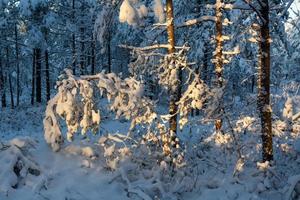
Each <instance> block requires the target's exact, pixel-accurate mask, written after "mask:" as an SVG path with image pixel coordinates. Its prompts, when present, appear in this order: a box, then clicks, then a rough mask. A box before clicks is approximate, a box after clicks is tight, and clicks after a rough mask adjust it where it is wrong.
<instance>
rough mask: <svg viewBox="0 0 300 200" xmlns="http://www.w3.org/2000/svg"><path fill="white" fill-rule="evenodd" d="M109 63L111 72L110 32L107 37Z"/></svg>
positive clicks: (109, 71)
mask: <svg viewBox="0 0 300 200" xmlns="http://www.w3.org/2000/svg"><path fill="white" fill-rule="evenodd" d="M107 40H108V41H107V64H108V73H111V35H110V32H109V33H108V39H107Z"/></svg>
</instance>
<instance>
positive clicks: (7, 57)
mask: <svg viewBox="0 0 300 200" xmlns="http://www.w3.org/2000/svg"><path fill="white" fill-rule="evenodd" d="M6 69H9V47H8V46H7V47H6ZM8 84H9V91H10V107H11V108H12V109H13V108H14V107H15V103H14V93H13V88H12V81H11V74H10V73H8Z"/></svg>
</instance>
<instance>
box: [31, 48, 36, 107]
mask: <svg viewBox="0 0 300 200" xmlns="http://www.w3.org/2000/svg"><path fill="white" fill-rule="evenodd" d="M35 57H36V56H35V49H33V50H32V79H31V105H33V104H34V96H35Z"/></svg>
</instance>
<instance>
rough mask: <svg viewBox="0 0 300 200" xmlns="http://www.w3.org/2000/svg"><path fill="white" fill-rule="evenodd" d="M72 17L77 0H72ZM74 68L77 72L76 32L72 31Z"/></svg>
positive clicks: (74, 71)
mask: <svg viewBox="0 0 300 200" xmlns="http://www.w3.org/2000/svg"><path fill="white" fill-rule="evenodd" d="M72 17H73V20H74V19H75V0H73V1H72ZM72 70H73V74H74V75H75V74H76V42H75V33H72Z"/></svg>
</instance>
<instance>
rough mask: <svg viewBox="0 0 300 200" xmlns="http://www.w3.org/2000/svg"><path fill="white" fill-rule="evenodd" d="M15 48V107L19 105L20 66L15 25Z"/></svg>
mask: <svg viewBox="0 0 300 200" xmlns="http://www.w3.org/2000/svg"><path fill="white" fill-rule="evenodd" d="M15 42H16V43H15V46H16V64H17V106H19V104H20V64H19V45H18V27H17V24H15Z"/></svg>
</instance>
